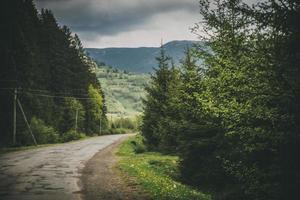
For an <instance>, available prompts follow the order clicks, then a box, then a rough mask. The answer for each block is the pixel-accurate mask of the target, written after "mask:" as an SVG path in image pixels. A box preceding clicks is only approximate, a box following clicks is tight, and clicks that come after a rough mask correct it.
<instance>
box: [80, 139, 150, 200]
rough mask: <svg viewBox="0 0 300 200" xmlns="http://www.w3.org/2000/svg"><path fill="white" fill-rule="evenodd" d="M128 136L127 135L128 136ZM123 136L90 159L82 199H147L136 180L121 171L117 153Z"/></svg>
mask: <svg viewBox="0 0 300 200" xmlns="http://www.w3.org/2000/svg"><path fill="white" fill-rule="evenodd" d="M126 138H127V137H126ZM126 138H122V139H120V140H118V141H117V142H115V143H113V144H112V145H110V146H108V147H106V148H105V149H102V150H101V151H99V152H98V153H97V154H95V155H94V157H93V158H92V159H90V160H89V161H88V162H87V163H86V165H85V167H84V169H83V171H82V177H81V183H80V185H81V187H82V199H84V200H147V199H149V197H148V195H146V193H144V192H143V191H141V190H140V189H139V187H138V186H137V185H136V184H135V183H134V181H133V180H132V179H131V178H130V177H127V176H125V175H124V174H122V173H121V172H120V169H119V168H118V167H117V162H118V157H117V156H116V155H115V154H116V151H117V149H118V146H119V145H120V144H121V143H122V142H123V141H124V140H125V139H126Z"/></svg>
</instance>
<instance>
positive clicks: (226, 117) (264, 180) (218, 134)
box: [142, 0, 300, 200]
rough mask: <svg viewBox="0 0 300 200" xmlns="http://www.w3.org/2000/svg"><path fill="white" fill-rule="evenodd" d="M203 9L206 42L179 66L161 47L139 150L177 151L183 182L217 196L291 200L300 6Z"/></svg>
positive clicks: (299, 160)
mask: <svg viewBox="0 0 300 200" xmlns="http://www.w3.org/2000/svg"><path fill="white" fill-rule="evenodd" d="M200 13H201V15H202V18H203V23H202V24H201V25H200V26H199V27H196V28H195V30H196V31H198V33H199V34H200V35H201V36H202V39H203V40H205V41H206V44H207V45H206V46H202V47H195V48H194V49H193V50H187V51H186V57H185V59H184V60H183V61H182V64H181V66H180V67H179V69H176V68H174V67H172V65H171V62H170V60H169V59H168V58H167V57H166V56H165V53H164V51H163V50H162V53H161V57H160V58H159V59H158V61H159V66H158V68H157V69H156V71H155V73H154V74H153V76H152V82H151V84H150V86H149V87H147V88H146V90H147V92H148V95H147V97H146V99H145V102H144V104H145V113H144V117H143V125H142V134H143V135H144V137H145V141H146V144H147V145H148V147H149V148H151V149H156V150H160V151H164V152H172V153H174V152H175V153H177V154H178V155H179V156H180V160H181V161H180V170H181V175H182V179H183V181H185V182H187V183H189V184H191V185H194V186H196V187H199V189H201V190H203V191H207V192H208V193H211V194H212V196H213V198H214V199H228V200H229V199H230V200H234V199H236V200H239V199H243V200H246V199H249V200H254V199H255V200H265V199H268V200H271V199H272V200H276V199H278V200H279V199H280V200H282V199H295V197H297V196H298V195H297V194H298V192H297V188H298V186H299V185H300V173H299V170H298V169H299V167H300V157H299V155H298V153H299V152H300V138H299V137H300V132H299V131H300V127H299V126H300V106H299V102H300V99H299V97H300V94H299V93H300V88H299V87H300V83H299V81H300V68H299V63H300V49H299V48H300V26H299V22H298V21H297V20H299V19H300V4H299V1H297V0H280V1H276V0H266V1H265V2H262V3H259V4H257V5H255V6H249V5H248V4H245V3H243V2H241V1H240V0H225V1H221V0H213V1H209V0H200ZM199 60H201V62H199Z"/></svg>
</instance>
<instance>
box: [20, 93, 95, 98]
mask: <svg viewBox="0 0 300 200" xmlns="http://www.w3.org/2000/svg"><path fill="white" fill-rule="evenodd" d="M22 93H27V94H31V95H34V96H40V97H49V98H61V99H65V98H74V99H96V98H88V97H73V96H58V95H47V94H34V93H31V92H22Z"/></svg>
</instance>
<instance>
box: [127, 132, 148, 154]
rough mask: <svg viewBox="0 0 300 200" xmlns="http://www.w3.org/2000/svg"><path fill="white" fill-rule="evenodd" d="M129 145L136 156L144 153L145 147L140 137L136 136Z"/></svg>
mask: <svg viewBox="0 0 300 200" xmlns="http://www.w3.org/2000/svg"><path fill="white" fill-rule="evenodd" d="M130 143H131V145H132V148H133V150H134V152H135V153H136V154H139V153H144V152H145V151H146V146H145V144H144V142H143V139H142V137H141V136H140V135H139V136H136V138H135V140H131V141H130Z"/></svg>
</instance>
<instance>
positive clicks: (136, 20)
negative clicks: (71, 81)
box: [36, 0, 200, 48]
mask: <svg viewBox="0 0 300 200" xmlns="http://www.w3.org/2000/svg"><path fill="white" fill-rule="evenodd" d="M36 4H37V7H38V8H39V9H40V8H48V9H51V10H52V11H53V12H54V15H55V16H56V18H57V19H58V22H59V23H60V24H64V25H67V26H69V27H70V28H71V29H72V31H73V32H75V33H77V34H78V35H79V36H80V38H81V40H82V42H83V44H84V46H85V47H95V48H103V47H139V46H159V45H160V41H161V39H162V38H163V40H164V42H168V41H172V40H196V39H197V37H196V35H194V34H192V33H191V32H190V28H191V27H193V25H194V24H195V23H196V22H198V21H199V19H200V15H199V13H198V0H36Z"/></svg>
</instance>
